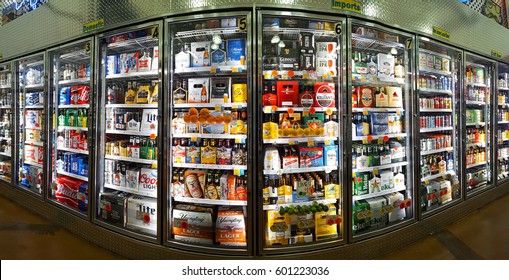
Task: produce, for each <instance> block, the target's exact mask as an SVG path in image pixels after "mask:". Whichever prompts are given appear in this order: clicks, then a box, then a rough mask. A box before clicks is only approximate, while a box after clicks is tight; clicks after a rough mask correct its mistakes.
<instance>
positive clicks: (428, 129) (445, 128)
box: [420, 126, 453, 133]
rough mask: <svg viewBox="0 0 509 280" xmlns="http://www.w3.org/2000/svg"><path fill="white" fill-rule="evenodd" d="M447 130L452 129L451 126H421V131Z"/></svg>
mask: <svg viewBox="0 0 509 280" xmlns="http://www.w3.org/2000/svg"><path fill="white" fill-rule="evenodd" d="M447 130H453V128H452V126H447V127H435V128H421V130H420V131H421V133H425V132H437V131H447Z"/></svg>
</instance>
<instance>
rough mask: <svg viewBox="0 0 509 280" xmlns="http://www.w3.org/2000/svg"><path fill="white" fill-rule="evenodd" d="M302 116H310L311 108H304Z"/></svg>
mask: <svg viewBox="0 0 509 280" xmlns="http://www.w3.org/2000/svg"><path fill="white" fill-rule="evenodd" d="M302 116H303V117H307V116H309V110H308V109H304V110H303V111H302Z"/></svg>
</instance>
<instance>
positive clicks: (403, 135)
mask: <svg viewBox="0 0 509 280" xmlns="http://www.w3.org/2000/svg"><path fill="white" fill-rule="evenodd" d="M421 132H422V131H421ZM370 136H371V137H372V138H373V140H377V139H383V138H384V137H385V136H387V137H389V138H399V137H401V138H403V137H407V134H406V133H394V134H384V135H370ZM368 137H369V136H352V141H362V140H366V141H369V140H368Z"/></svg>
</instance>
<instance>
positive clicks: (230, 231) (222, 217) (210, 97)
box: [166, 12, 253, 254]
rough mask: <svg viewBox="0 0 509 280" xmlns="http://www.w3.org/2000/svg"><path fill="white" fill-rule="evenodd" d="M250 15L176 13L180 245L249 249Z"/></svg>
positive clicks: (175, 190) (173, 114)
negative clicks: (188, 15) (189, 15)
mask: <svg viewBox="0 0 509 280" xmlns="http://www.w3.org/2000/svg"><path fill="white" fill-rule="evenodd" d="M249 18H250V16H249V14H247V13H241V12H239V13H233V14H232V13H229V14H227V15H226V14H225V15H224V16H223V15H216V16H215V17H210V18H209V17H205V18H203V19H200V20H194V19H193V20H189V18H187V19H183V18H182V19H174V20H171V21H169V28H168V32H169V35H168V40H169V41H168V42H169V43H168V73H170V76H169V77H168V78H169V88H168V94H169V95H170V98H169V99H170V100H171V102H170V104H169V108H168V111H169V114H168V123H171V126H170V125H168V131H167V133H168V134H169V135H170V137H169V139H170V140H169V141H170V142H169V144H168V145H167V148H168V151H169V153H168V154H169V158H168V159H167V161H168V162H169V163H170V164H169V166H168V167H169V168H168V170H167V172H168V177H167V178H168V181H167V183H168V186H169V188H168V190H169V191H168V198H167V199H168V201H169V205H168V209H167V211H168V212H167V214H168V220H167V221H166V223H167V226H166V228H167V237H166V238H167V241H168V242H171V243H172V245H173V246H182V247H187V248H190V247H191V246H193V247H196V246H199V247H209V248H211V249H217V250H228V251H236V252H238V253H239V254H242V253H246V252H248V247H249V245H250V244H249V243H248V240H252V235H250V234H251V231H250V230H249V229H252V219H251V215H252V203H251V201H253V197H252V194H253V192H252V191H251V190H252V186H253V183H252V174H248V172H247V170H248V168H252V167H251V165H250V162H252V161H251V157H252V155H251V153H249V150H250V149H251V142H250V141H249V139H250V135H251V134H250V133H251V131H250V129H251V127H252V126H251V125H250V120H249V119H248V116H251V115H252V113H253V111H252V110H253V109H252V107H251V106H252V104H251V103H250V102H248V100H252V98H253V96H252V93H251V80H250V79H251V75H250V74H251V70H250V69H251V68H250V67H249V66H250V65H251V63H252V62H251V61H250V59H249V58H250V57H251V43H250V42H249V41H248V38H250V36H249V35H250V34H251V33H250V32H249V29H250V28H248V26H249V22H250V21H249V20H248V19H249Z"/></svg>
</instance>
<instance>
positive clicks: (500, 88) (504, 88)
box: [498, 87, 509, 90]
mask: <svg viewBox="0 0 509 280" xmlns="http://www.w3.org/2000/svg"><path fill="white" fill-rule="evenodd" d="M498 90H509V88H507V87H499V88H498Z"/></svg>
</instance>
